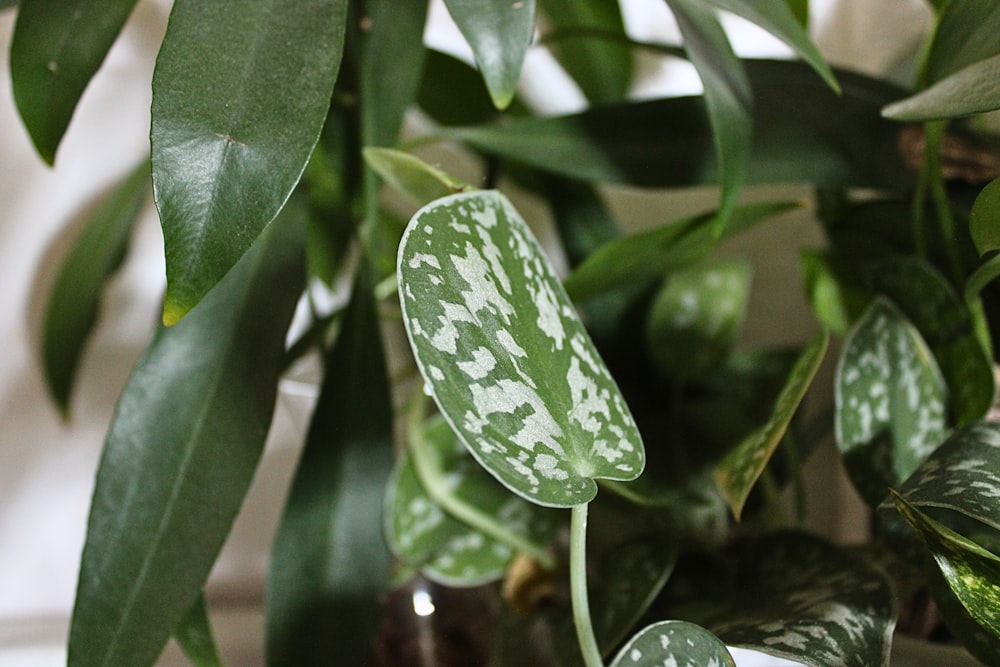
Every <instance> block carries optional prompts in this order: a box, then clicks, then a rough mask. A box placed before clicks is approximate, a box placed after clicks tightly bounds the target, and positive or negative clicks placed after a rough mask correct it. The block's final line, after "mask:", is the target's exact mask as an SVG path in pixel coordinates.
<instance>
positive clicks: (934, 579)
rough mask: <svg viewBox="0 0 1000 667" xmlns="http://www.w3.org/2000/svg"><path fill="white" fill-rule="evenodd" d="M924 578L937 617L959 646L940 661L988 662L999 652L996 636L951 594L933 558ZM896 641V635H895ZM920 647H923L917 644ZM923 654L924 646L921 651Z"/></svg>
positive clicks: (971, 664) (972, 664) (999, 640)
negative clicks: (952, 654) (952, 653)
mask: <svg viewBox="0 0 1000 667" xmlns="http://www.w3.org/2000/svg"><path fill="white" fill-rule="evenodd" d="M925 576H926V577H927V588H928V590H929V591H930V593H931V595H932V596H934V602H935V604H936V605H937V607H938V611H939V613H940V615H941V620H943V621H944V623H945V625H946V626H947V627H948V630H949V631H950V632H951V633H952V634H953V635H955V639H957V640H958V643H959V644H961V646H960V647H955V646H953V647H952V650H953V651H958V652H960V653H959V655H956V656H949V655H942V656H940V657H941V659H942V662H940V664H947V665H951V664H953V663H954V664H956V665H966V664H968V666H969V667H980V665H983V664H985V665H988V664H990V662H992V661H993V660H994V659H995V658H996V656H998V655H1000V637H997V636H996V635H994V634H992V633H990V632H987V631H986V629H985V628H983V626H981V625H980V624H979V622H978V621H976V619H974V618H973V617H972V615H971V614H969V610H968V609H966V608H965V606H964V605H963V604H962V602H961V601H960V600H959V599H958V598H957V597H956V596H955V593H954V591H952V590H951V586H950V585H949V584H948V580H947V579H946V578H945V576H944V574H943V573H942V572H941V570H940V569H939V568H938V567H937V564H936V563H934V562H933V560H932V561H931V562H930V563H928V564H927V567H926V568H925ZM896 641H897V642H898V641H899V636H897V637H896ZM932 646H947V645H945V644H933V645H932ZM921 648H924V647H921ZM921 653H922V654H924V655H926V653H927V651H926V649H925V650H923V651H921ZM969 654H972V655H974V656H976V657H978V658H979V660H980V661H981V662H976V661H975V660H974V659H973V658H972V657H970V655H969Z"/></svg>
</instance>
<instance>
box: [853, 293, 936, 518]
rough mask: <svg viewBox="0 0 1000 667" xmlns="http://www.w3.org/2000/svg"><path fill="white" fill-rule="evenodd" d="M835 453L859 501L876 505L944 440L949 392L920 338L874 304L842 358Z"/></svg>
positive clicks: (890, 309) (893, 311)
mask: <svg viewBox="0 0 1000 667" xmlns="http://www.w3.org/2000/svg"><path fill="white" fill-rule="evenodd" d="M835 398H836V408H835V409H836V415H835V427H836V436H837V446H838V447H839V448H840V451H841V453H842V454H843V455H844V458H845V463H846V466H847V471H848V473H849V474H850V475H851V479H852V480H853V481H854V484H855V486H856V487H857V488H858V490H859V491H860V493H861V495H862V497H864V498H865V500H867V501H868V503H869V504H871V505H876V504H877V503H878V502H879V501H881V500H882V498H884V497H885V493H886V489H887V487H890V486H895V485H897V484H899V483H900V482H902V481H903V480H904V479H906V478H907V477H909V475H910V474H911V473H912V472H913V471H914V470H916V468H917V466H918V465H920V463H921V462H922V461H923V460H924V459H925V458H927V456H928V455H929V454H930V453H931V452H932V451H934V448H935V447H937V446H938V445H939V444H940V443H941V441H942V440H943V439H944V437H945V435H946V434H947V417H946V412H947V407H946V406H947V398H948V394H947V387H946V386H945V383H944V379H943V378H942V377H941V371H940V370H938V366H937V364H936V363H935V361H934V357H933V356H932V355H931V352H930V350H929V349H928V348H927V344H926V343H925V342H924V339H923V338H922V337H921V336H920V333H919V332H918V331H917V330H916V329H915V328H914V327H913V325H912V324H910V322H909V321H908V320H907V319H906V317H905V316H903V314H902V313H900V312H899V310H898V309H897V308H896V307H895V306H893V305H892V303H891V302H889V301H888V300H886V299H885V298H883V297H879V298H877V299H876V300H875V301H874V302H873V303H872V305H871V306H870V307H869V308H868V310H867V311H866V312H865V314H864V316H863V317H862V318H861V320H859V321H858V322H857V324H856V325H855V326H854V328H853V329H852V330H851V333H850V334H849V335H848V337H847V340H846V341H845V342H844V349H843V351H842V353H841V358H840V363H839V365H838V368H837V378H836V396H835Z"/></svg>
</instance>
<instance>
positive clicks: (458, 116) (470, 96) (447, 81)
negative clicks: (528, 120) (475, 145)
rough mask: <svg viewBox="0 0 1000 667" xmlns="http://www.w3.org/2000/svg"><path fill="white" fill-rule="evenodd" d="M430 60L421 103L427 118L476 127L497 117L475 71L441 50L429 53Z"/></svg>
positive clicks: (481, 79) (422, 84)
mask: <svg viewBox="0 0 1000 667" xmlns="http://www.w3.org/2000/svg"><path fill="white" fill-rule="evenodd" d="M426 58H427V62H426V65H425V68H424V76H423V78H422V79H421V81H420V92H419V94H418V96H417V103H418V104H419V105H420V108H421V109H423V110H424V111H425V112H426V113H427V115H429V116H430V117H431V118H432V119H434V120H435V121H437V122H438V123H441V124H443V125H475V124H476V123H485V122H487V121H489V120H490V119H492V118H494V117H495V116H496V115H497V110H496V108H495V107H494V106H493V102H492V101H491V100H490V95H489V92H488V91H487V90H486V87H485V86H484V85H483V78H482V77H481V76H479V74H478V73H477V72H476V70H475V69H473V68H472V67H470V66H469V65H467V64H466V63H465V62H463V61H461V60H459V59H458V58H455V57H454V56H450V55H447V54H445V53H441V52H440V51H434V50H428V52H427V55H426ZM515 104H516V102H515Z"/></svg>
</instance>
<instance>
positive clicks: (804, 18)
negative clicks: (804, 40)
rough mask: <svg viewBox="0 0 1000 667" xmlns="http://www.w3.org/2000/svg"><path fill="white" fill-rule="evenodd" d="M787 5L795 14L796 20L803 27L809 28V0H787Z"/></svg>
mask: <svg viewBox="0 0 1000 667" xmlns="http://www.w3.org/2000/svg"><path fill="white" fill-rule="evenodd" d="M785 5H787V6H788V8H789V9H790V10H791V12H792V14H793V15H794V16H795V20H796V21H798V22H799V25H800V26H802V28H803V29H805V30H808V29H809V0H785Z"/></svg>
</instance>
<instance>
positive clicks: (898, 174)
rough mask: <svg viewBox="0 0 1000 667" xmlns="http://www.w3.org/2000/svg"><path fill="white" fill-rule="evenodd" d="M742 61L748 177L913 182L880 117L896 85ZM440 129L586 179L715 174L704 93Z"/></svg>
mask: <svg viewBox="0 0 1000 667" xmlns="http://www.w3.org/2000/svg"><path fill="white" fill-rule="evenodd" d="M743 64H744V66H745V67H746V70H747V74H748V75H749V78H750V83H751V86H752V89H753V99H754V107H755V113H754V118H755V123H756V125H755V128H754V142H753V150H752V152H751V157H750V163H749V171H748V172H747V183H774V182H787V183H806V182H808V183H815V184H817V185H831V186H832V185H845V186H847V185H851V186H862V187H873V188H878V189H891V190H896V189H900V188H902V187H905V186H907V185H908V184H909V183H910V182H911V181H912V175H911V173H910V172H909V171H908V169H907V168H906V167H905V166H904V164H903V162H902V159H901V158H900V155H899V151H898V148H897V146H896V133H897V130H898V129H899V128H898V125H897V124H895V123H893V122H891V121H889V120H886V119H884V118H882V117H881V115H880V111H881V108H882V107H883V106H884V105H886V104H888V103H889V102H892V101H893V100H896V99H898V98H899V97H900V95H902V94H904V93H902V92H901V91H900V89H898V88H896V87H894V86H890V85H888V84H886V83H884V82H881V81H877V80H875V79H871V78H868V77H864V76H861V75H858V74H853V73H849V72H844V71H838V72H837V78H838V80H839V81H840V82H841V85H842V87H843V93H842V94H841V95H839V96H838V95H837V94H835V93H834V92H833V91H831V90H830V89H829V88H828V87H827V86H826V84H825V83H823V82H822V81H820V80H819V79H818V78H817V77H816V75H815V73H813V72H812V70H811V69H810V68H809V67H808V66H807V65H804V64H802V63H799V62H789V61H768V60H757V61H754V60H746V61H743ZM442 132H443V134H444V135H445V136H447V137H449V138H452V139H455V140H457V141H462V142H466V143H468V144H469V145H471V146H472V147H474V148H476V149H479V150H481V151H484V152H486V153H490V154H493V155H498V156H500V157H503V158H506V159H510V160H513V161H516V162H519V163H522V164H526V165H529V166H532V167H536V168H538V169H542V170H544V171H550V172H553V173H557V174H561V175H564V176H568V177H572V178H578V179H580V180H585V181H602V182H610V183H623V184H629V185H637V186H641V187H677V186H684V185H695V184H711V185H717V184H718V182H719V173H720V172H719V166H718V160H717V157H716V155H715V149H714V145H713V143H712V142H713V138H712V130H711V126H710V124H709V121H708V117H707V115H706V112H705V105H704V101H703V100H702V98H701V97H677V98H665V99H656V100H647V101H632V102H627V103H622V104H612V105H606V106H600V107H593V108H590V109H587V110H586V111H583V112H581V113H578V114H572V115H568V116H556V117H545V118H542V117H534V118H523V119H505V120H504V121H503V122H499V123H494V124H490V125H480V126H472V127H453V128H447V129H444V130H443V131H442Z"/></svg>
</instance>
